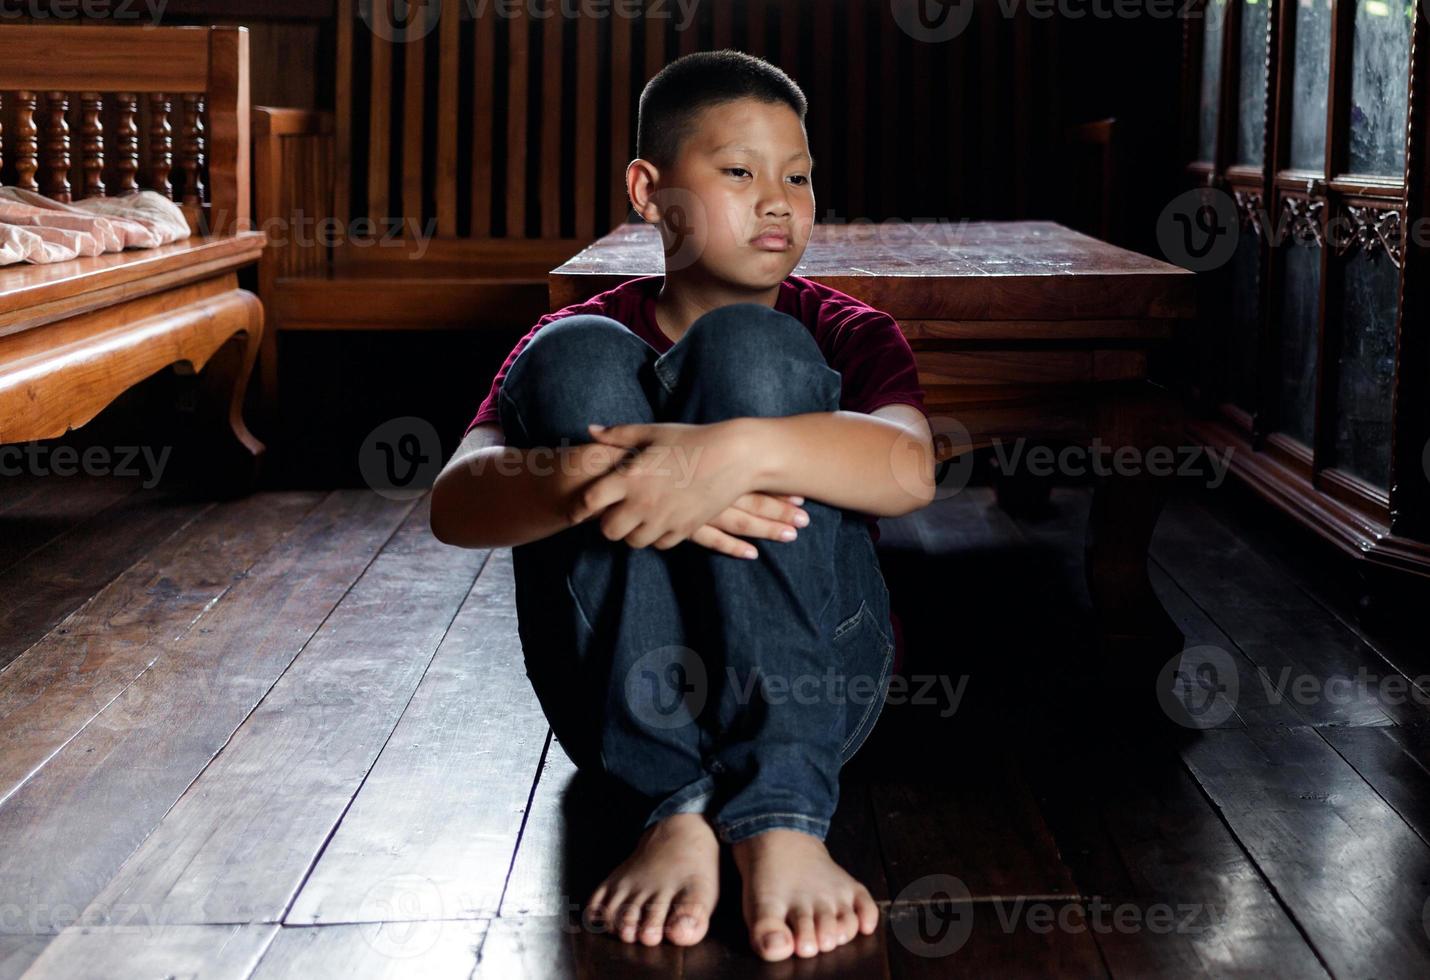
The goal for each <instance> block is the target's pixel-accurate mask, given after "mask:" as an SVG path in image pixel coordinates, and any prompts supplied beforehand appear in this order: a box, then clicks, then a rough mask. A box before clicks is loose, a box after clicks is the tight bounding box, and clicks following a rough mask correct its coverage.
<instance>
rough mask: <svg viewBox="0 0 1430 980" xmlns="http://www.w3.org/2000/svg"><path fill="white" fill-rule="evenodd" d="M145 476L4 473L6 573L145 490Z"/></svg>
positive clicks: (0, 542)
mask: <svg viewBox="0 0 1430 980" xmlns="http://www.w3.org/2000/svg"><path fill="white" fill-rule="evenodd" d="M0 452H3V449H0ZM140 482H141V481H139V480H137V479H129V478H127V477H114V476H73V477H58V476H48V477H43V478H40V477H28V478H24V479H21V478H18V477H0V573H3V572H5V571H8V570H9V569H10V568H11V567H12V566H14V565H15V563H16V562H19V561H21V560H22V559H23V558H24V557H25V556H26V555H28V554H30V553H31V552H33V551H35V550H36V549H37V548H42V547H44V546H45V545H46V544H48V543H49V542H51V541H54V540H55V539H56V538H59V537H61V536H62V535H64V534H66V533H68V532H69V531H71V530H72V529H74V528H75V527H78V526H79V525H81V524H83V523H84V522H85V521H87V520H90V519H91V518H93V517H94V516H95V515H96V514H99V513H101V512H102V511H104V510H105V509H106V508H108V507H112V506H114V505H116V504H118V503H120V502H121V501H123V500H124V499H126V498H127V497H129V496H131V495H132V494H134V493H136V492H140Z"/></svg>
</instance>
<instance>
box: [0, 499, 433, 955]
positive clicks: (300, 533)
mask: <svg viewBox="0 0 1430 980" xmlns="http://www.w3.org/2000/svg"><path fill="white" fill-rule="evenodd" d="M412 506H413V504H412V502H393V501H390V500H386V499H384V498H382V497H380V496H378V495H377V494H374V493H371V492H370V491H356V490H354V491H346V490H345V491H337V492H335V493H333V494H331V495H330V496H329V497H328V499H327V500H325V501H324V502H323V504H322V505H320V506H319V507H318V508H317V509H315V510H314V511H313V512H312V513H311V514H309V515H308V517H307V518H305V519H304V521H303V522H302V523H301V524H300V525H299V526H298V527H297V528H295V529H294V530H293V532H292V533H290V534H288V535H287V536H286V537H285V538H284V539H283V540H282V541H281V542H280V543H279V544H278V545H277V546H276V547H275V548H274V549H273V550H272V551H270V552H269V553H268V554H267V555H266V556H265V557H264V559H263V560H262V561H261V562H260V563H259V564H258V565H257V566H255V568H254V569H253V572H252V574H250V575H249V576H248V577H247V578H245V579H244V580H243V581H242V582H240V583H239V584H237V585H236V586H234V588H232V589H231V590H229V592H228V593H227V594H226V595H225V596H224V598H223V601H221V602H220V603H219V604H218V605H217V606H216V607H215V608H214V609H213V611H212V612H211V613H210V614H209V615H208V616H207V617H206V618H205V619H206V622H205V624H204V625H203V626H201V627H200V628H199V629H197V630H194V631H191V632H190V633H188V634H186V635H184V636H183V637H181V638H180V639H179V641H178V642H177V643H175V645H174V649H173V650H172V651H171V653H170V655H168V656H165V657H162V658H160V659H159V660H158V661H157V662H156V663H155V664H154V666H153V667H151V668H150V669H148V670H147V671H145V672H144V673H143V674H142V675H141V676H140V677H139V678H138V679H136V680H135V682H134V683H133V684H131V685H129V687H128V688H126V689H125V690H124V692H123V693H122V694H120V695H119V697H118V698H116V699H115V700H114V701H113V702H112V703H111V704H110V705H108V706H107V707H106V708H105V709H104V711H102V712H101V713H100V714H99V716H98V717H97V718H96V719H95V720H94V721H92V722H91V723H90V724H89V725H87V726H86V727H85V729H84V731H83V732H82V733H80V735H79V736H77V737H76V738H75V739H73V740H72V741H70V742H69V744H67V745H66V746H65V747H64V749H62V750H61V751H60V752H59V753H58V754H57V755H56V756H55V758H54V759H53V760H51V761H50V762H49V763H48V764H47V765H46V766H45V767H44V768H43V769H42V770H41V771H40V772H39V773H38V774H37V775H36V776H35V777H34V778H32V779H30V780H29V781H28V782H26V783H25V784H24V785H23V786H22V787H21V788H20V789H19V790H18V791H17V792H16V793H15V794H14V795H12V796H11V797H10V799H9V800H8V801H6V803H5V804H4V805H3V806H0V894H4V895H6V896H9V897H10V899H11V901H13V902H14V903H16V904H17V905H18V906H19V907H21V908H24V909H26V910H30V912H31V915H30V916H29V921H30V922H32V923H33V924H34V926H35V927H36V928H37V930H38V931H41V932H43V931H54V930H57V929H59V928H62V927H63V926H66V925H69V924H70V922H71V921H74V919H75V917H77V916H78V914H79V911H80V910H82V909H84V908H85V906H87V905H88V904H89V903H90V902H91V901H92V900H93V899H94V897H95V896H96V895H97V894H98V893H99V891H100V890H101V889H102V888H103V887H104V885H105V883H106V882H107V881H108V880H109V879H110V878H111V877H112V876H113V874H114V873H115V871H117V870H118V868H119V867H120V865H122V864H123V862H124V860H125V859H126V858H128V857H129V856H130V855H131V854H132V853H133V852H134V850H135V848H136V847H138V846H139V844H140V843H142V841H143V840H144V838H145V837H146V836H148V834H149V833H150V831H152V830H153V828H154V827H155V826H156V825H157V824H158V822H159V820H160V819H161V818H162V817H163V815H164V814H165V813H166V812H167V811H168V810H169V808H170V807H172V806H173V805H174V803H175V802H176V801H177V800H178V799H179V797H180V796H182V795H183V792H184V790H185V789H186V788H187V787H188V785H189V784H190V783H191V782H192V781H193V780H194V778H195V777H196V776H197V775H198V774H199V773H200V772H202V771H203V768H204V767H205V766H206V765H207V764H208V763H209V762H210V760H212V759H213V757H214V755H215V754H216V753H217V752H218V751H219V750H220V749H221V748H222V747H223V745H224V743H225V742H226V741H227V740H228V739H229V737H230V736H231V735H232V734H233V732H234V731H235V730H236V729H237V728H238V726H239V725H240V724H241V723H242V722H243V719H244V718H245V717H247V716H248V714H249V712H250V711H252V709H253V707H254V706H255V705H256V704H257V703H258V702H259V700H260V699H261V698H262V697H263V695H264V693H265V692H266V691H267V690H268V689H269V688H270V687H271V686H272V685H273V682H274V681H275V680H277V679H278V677H279V676H280V675H281V674H282V673H283V671H284V670H285V669H287V667H288V665H289V664H291V663H292V662H293V659H294V658H295V657H297V656H298V654H299V652H300V651H301V650H302V648H303V646H304V644H306V643H307V642H308V640H309V639H311V637H312V636H313V634H314V633H315V632H316V631H317V630H318V628H319V626H321V625H322V622H323V620H324V619H325V618H326V617H327V615H328V614H329V613H330V612H331V611H332V609H333V607H334V606H336V605H337V603H338V601H339V600H340V599H341V598H342V596H343V594H344V593H345V592H346V591H347V590H348V588H349V587H350V586H351V585H352V583H353V582H354V581H355V580H356V579H357V577H358V576H359V575H360V574H361V573H362V570H363V569H364V568H365V567H366V566H367V564H368V563H369V562H370V561H371V560H372V558H373V556H374V555H375V554H376V553H377V551H378V549H379V548H381V546H382V544H383V543H384V542H385V541H386V540H387V539H388V538H389V537H390V536H391V534H392V532H393V531H394V530H395V529H396V528H397V526H398V525H399V524H400V522H401V521H402V518H403V517H404V516H405V515H406V514H407V512H408V511H410V510H411V508H412ZM109 911H110V912H111V913H113V914H115V915H117V916H119V915H128V914H129V913H132V912H135V911H143V910H142V909H141V910H133V909H126V910H118V909H116V910H109Z"/></svg>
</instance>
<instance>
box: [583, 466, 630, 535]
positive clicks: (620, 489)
mask: <svg viewBox="0 0 1430 980" xmlns="http://www.w3.org/2000/svg"><path fill="white" fill-rule="evenodd" d="M615 475H616V476H618V475H619V474H615ZM624 499H625V487H624V486H623V485H622V482H621V481H620V480H619V479H613V478H612V475H608V476H603V477H600V478H598V479H597V480H595V481H594V482H592V483H591V484H589V485H588V486H587V487H586V488H585V489H583V490H582V491H581V492H580V493H578V494H577V495H576V502H575V504H574V505H573V506H572V507H571V511H570V518H571V523H572V524H580V523H581V522H582V521H584V520H586V519H587V518H588V517H590V516H591V515H593V514H598V513H600V512H601V511H603V510H605V509H606V508H607V507H610V506H611V505H612V504H616V503H619V502H620V501H622V500H624Z"/></svg>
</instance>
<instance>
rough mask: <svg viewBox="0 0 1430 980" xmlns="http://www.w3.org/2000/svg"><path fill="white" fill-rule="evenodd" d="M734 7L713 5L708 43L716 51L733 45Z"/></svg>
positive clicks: (727, 4)
mask: <svg viewBox="0 0 1430 980" xmlns="http://www.w3.org/2000/svg"><path fill="white" fill-rule="evenodd" d="M821 6H823V5H821ZM830 6H832V4H831V5H830ZM734 7H735V5H734V4H733V3H717V4H715V28H714V31H713V32H712V34H711V36H710V43H711V47H713V48H714V50H716V51H723V50H724V49H725V48H728V47H731V46H732V45H733V44H734V43H735V25H734V23H733V21H734V16H735V15H734Z"/></svg>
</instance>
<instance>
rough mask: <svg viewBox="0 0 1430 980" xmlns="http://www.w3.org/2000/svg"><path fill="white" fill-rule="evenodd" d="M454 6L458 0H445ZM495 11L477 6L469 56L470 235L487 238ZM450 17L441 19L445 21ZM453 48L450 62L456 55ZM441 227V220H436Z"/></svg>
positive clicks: (490, 208) (490, 203) (489, 209)
mask: <svg viewBox="0 0 1430 980" xmlns="http://www.w3.org/2000/svg"><path fill="white" fill-rule="evenodd" d="M448 2H451V3H452V5H453V6H454V7H455V6H456V2H457V0H448ZM495 18H496V14H495V13H494V12H493V11H492V9H491V8H490V7H488V6H478V8H477V20H476V24H475V25H474V26H475V30H476V37H475V39H474V41H473V45H472V56H473V59H474V60H475V61H476V65H475V67H474V69H473V71H472V237H473V238H490V237H491V235H492V180H493V169H492V154H493V152H494V146H493V143H494V136H495V126H496V122H495V119H496V105H495V103H494V101H493V95H492V78H493V76H494V74H495V70H494V68H493V65H494V63H495V61H496V21H495ZM448 19H449V18H448V17H446V16H445V8H444V16H443V18H442V20H443V22H444V24H445V22H446V21H447V20H448ZM446 45H447V38H446V35H445V34H444V35H443V48H442V50H443V54H442V64H443V66H444V70H445V66H446V63H447V62H446V59H447V55H446V50H447V47H446ZM455 51H456V49H455V47H454V48H453V61H454V62H455V59H456V54H455ZM456 165H457V164H456V155H455V149H454V150H453V158H452V169H453V172H454V173H455V172H456ZM452 212H453V216H454V217H453V226H454V227H455V214H456V200H455V198H454V199H453V201H452ZM438 230H439V231H440V230H441V222H440V221H439V222H438Z"/></svg>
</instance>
